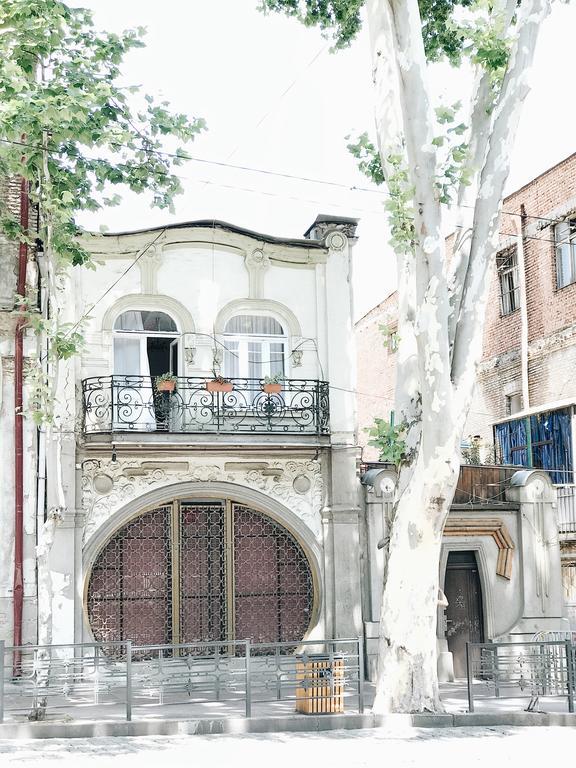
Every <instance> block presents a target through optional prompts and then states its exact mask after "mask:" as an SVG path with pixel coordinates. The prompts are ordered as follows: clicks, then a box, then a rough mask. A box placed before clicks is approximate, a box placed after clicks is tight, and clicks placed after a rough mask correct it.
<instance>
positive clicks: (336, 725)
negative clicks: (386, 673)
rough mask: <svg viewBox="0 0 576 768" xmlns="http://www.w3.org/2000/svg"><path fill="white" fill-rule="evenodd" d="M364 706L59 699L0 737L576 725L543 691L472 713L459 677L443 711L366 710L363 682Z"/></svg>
mask: <svg viewBox="0 0 576 768" xmlns="http://www.w3.org/2000/svg"><path fill="white" fill-rule="evenodd" d="M365 693H366V709H365V712H364V713H362V714H360V713H359V712H358V711H357V708H356V707H357V705H356V702H355V701H353V700H350V707H348V705H347V706H346V708H345V712H344V714H332V715H331V714H324V715H302V714H298V713H296V712H295V711H294V701H290V700H283V701H266V702H258V701H256V702H254V703H253V706H252V715H251V717H249V718H246V717H245V716H244V701H243V700H236V701H221V702H218V701H210V702H201V703H198V702H190V703H186V704H183V703H177V704H173V705H170V704H164V705H159V704H156V703H147V704H139V703H137V704H136V705H135V706H134V707H133V710H132V721H131V722H128V721H127V720H126V712H125V705H124V703H123V702H115V703H110V704H106V705H103V704H100V705H89V706H85V705H82V706H77V705H74V704H73V702H64V701H63V702H62V703H61V705H60V706H59V707H58V708H57V709H53V710H51V711H49V712H48V716H47V719H46V720H45V721H43V722H29V721H28V719H27V717H26V715H25V714H24V713H22V714H19V715H15V714H12V715H11V714H10V713H7V716H6V721H5V722H4V723H2V724H0V739H11V738H18V739H29V738H58V737H60V738H82V737H93V736H142V735H178V734H217V733H218V734H224V733H229V734H240V733H275V732H304V731H315V732H319V731H326V730H333V729H345V730H351V729H360V728H374V727H382V726H384V727H391V728H406V727H407V728H410V727H418V728H451V727H454V726H459V727H461V726H468V727H471V726H525V725H530V726H555V725H568V726H572V727H576V714H570V713H568V707H567V701H566V699H563V700H561V699H554V698H545V699H542V700H540V701H539V702H538V704H537V706H536V711H534V712H526V711H525V709H526V708H527V707H528V705H529V704H530V697H529V696H527V697H522V698H514V699H512V698H506V699H504V698H503V699H489V700H481V699H478V700H477V701H476V702H475V711H474V713H469V712H468V700H467V688H466V682H465V681H457V682H455V683H444V684H442V685H441V697H442V701H443V703H444V706H445V710H446V711H445V713H444V714H416V715H379V716H376V715H373V714H372V713H371V711H370V708H371V705H372V700H373V695H374V686H373V685H372V684H371V683H366V690H365Z"/></svg>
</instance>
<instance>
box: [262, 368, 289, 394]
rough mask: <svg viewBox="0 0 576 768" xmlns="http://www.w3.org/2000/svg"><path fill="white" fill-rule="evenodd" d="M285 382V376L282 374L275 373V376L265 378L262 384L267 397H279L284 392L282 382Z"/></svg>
mask: <svg viewBox="0 0 576 768" xmlns="http://www.w3.org/2000/svg"><path fill="white" fill-rule="evenodd" d="M283 381H284V375H283V374H282V373H275V374H274V376H264V380H263V383H262V391H263V392H266V394H267V395H277V394H279V393H280V392H282V382H283Z"/></svg>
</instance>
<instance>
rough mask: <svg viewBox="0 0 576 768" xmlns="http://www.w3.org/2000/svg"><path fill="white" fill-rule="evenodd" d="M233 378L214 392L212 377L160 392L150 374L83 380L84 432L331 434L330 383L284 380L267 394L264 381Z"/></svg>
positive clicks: (179, 382) (184, 380)
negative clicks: (210, 387) (226, 385)
mask: <svg viewBox="0 0 576 768" xmlns="http://www.w3.org/2000/svg"><path fill="white" fill-rule="evenodd" d="M228 381H229V387H230V391H209V389H207V387H208V386H210V380H209V379H206V378H202V377H194V376H180V377H178V378H177V379H176V383H175V389H174V391H173V392H160V391H158V388H157V385H156V381H155V379H154V377H150V376H94V377H92V378H88V379H84V380H83V381H82V404H83V429H84V432H85V433H86V434H98V433H107V432H185V433H261V432H275V433H281V434H300V433H308V434H310V433H312V434H317V435H323V434H328V432H329V429H330V427H329V421H330V397H329V386H328V382H326V381H317V380H315V379H285V380H284V381H283V382H282V383H281V385H278V388H279V389H280V391H279V392H266V391H264V387H265V384H264V380H263V379H239V378H234V379H229V380H228Z"/></svg>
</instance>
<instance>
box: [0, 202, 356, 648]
mask: <svg viewBox="0 0 576 768" xmlns="http://www.w3.org/2000/svg"><path fill="white" fill-rule="evenodd" d="M355 225H356V222H355V220H352V219H335V218H332V217H319V218H318V220H317V221H316V222H315V224H314V225H313V226H312V227H311V228H310V230H309V231H308V232H307V233H306V236H305V237H304V238H302V239H298V240H292V239H280V238H275V237H269V236H267V235H263V234H258V233H253V232H248V231H246V230H242V229H240V228H238V227H235V226H232V225H228V224H225V223H222V222H218V221H208V222H207V221H200V222H191V223H189V224H183V225H176V226H169V227H166V228H162V229H156V230H144V231H139V232H133V233H125V234H118V235H101V236H93V237H91V238H90V239H89V241H88V248H89V250H90V251H91V252H92V254H93V258H94V260H95V261H96V262H98V263H99V266H98V267H97V269H96V270H94V271H93V270H88V269H84V268H79V269H75V270H73V271H72V274H71V276H70V277H69V278H68V283H67V284H66V285H63V287H62V290H63V292H64V295H65V296H66V311H67V312H68V315H69V320H70V322H72V323H75V322H77V321H78V320H79V319H80V318H81V317H87V319H86V321H85V325H84V333H85V337H86V346H85V349H84V352H83V353H82V355H81V356H78V357H77V358H76V359H74V360H73V361H70V362H67V363H64V364H63V365H64V370H63V372H62V375H61V382H62V386H61V387H60V388H59V392H58V400H59V402H60V404H61V405H62V406H63V408H62V419H61V422H60V429H61V434H62V440H63V451H62V467H63V479H64V483H63V485H64V493H65V497H66V498H65V506H64V509H63V510H62V520H61V521H59V522H58V524H57V525H56V526H55V528H54V542H53V544H52V546H51V548H50V551H49V554H48V559H49V570H50V574H51V593H52V594H51V614H52V619H51V624H52V641H53V642H55V643H72V642H90V641H92V640H94V639H96V640H103V641H108V640H110V641H111V640H120V639H128V638H129V639H132V640H134V641H136V642H137V643H147V644H150V643H152V644H156V643H177V642H186V641H191V640H207V641H212V640H213V641H221V640H225V641H233V640H237V639H245V638H248V637H250V638H252V639H253V640H254V641H257V642H278V641H291V640H299V639H301V638H302V637H304V636H307V637H312V638H313V637H315V636H340V637H343V636H355V637H357V636H358V635H360V634H361V633H362V616H361V612H360V609H359V595H360V578H361V575H360V557H359V546H360V542H359V493H358V487H359V486H358V479H357V471H356V460H357V451H356V448H355V434H354V430H355V415H354V394H353V390H354V370H353V368H352V366H351V365H350V361H351V360H353V359H354V353H353V324H352V301H351V248H352V244H353V242H354V235H355ZM161 377H163V378H164V379H167V380H168V381H169V382H170V383H169V384H168V386H169V387H170V386H172V387H173V389H172V391H163V390H162V383H161V380H160V378H161ZM269 384H272V385H273V386H272V387H270V386H267V385H269ZM274 385H275V386H274ZM269 390H272V391H269ZM38 451H39V453H42V451H43V448H42V444H41V442H40V444H39V449H38ZM30 458H31V459H32V461H35V460H36V458H37V457H36V456H32V455H31V457H30ZM38 482H39V484H40V486H41V485H42V484H43V483H45V484H46V487H45V488H42V487H40V488H39V491H38V493H32V494H31V496H34V498H31V499H30V503H29V505H28V507H27V510H26V513H25V518H26V520H25V523H26V524H27V525H28V527H29V528H30V529H31V528H32V527H33V525H34V518H35V516H36V514H37V513H38V509H37V504H36V503H35V502H36V501H37V500H38V498H39V495H40V496H41V497H42V498H46V499H47V500H48V501H47V502H46V505H45V509H44V517H46V515H49V514H50V499H51V498H54V492H51V484H54V483H55V479H54V478H53V477H51V476H50V474H49V476H48V477H45V478H43V477H42V473H39V478H38ZM40 525H41V522H40ZM34 557H35V552H34V546H33V540H32V539H30V541H29V542H27V544H26V546H25V552H24V563H25V571H26V572H27V573H28V574H29V580H28V583H27V586H26V591H27V592H28V597H29V598H30V599H29V603H30V610H29V612H28V616H29V620H28V622H27V623H25V626H24V634H23V641H24V642H36V637H37V635H36V628H35V626H34V609H33V604H34V584H33V581H34V578H33V572H34V567H35V564H34ZM334 563H337V564H338V565H337V568H336V567H335V566H334ZM40 611H41V609H40ZM8 624H9V622H7V626H6V627H5V629H7V630H8V631H7V632H6V635H7V637H6V640H8V641H10V637H9V627H8Z"/></svg>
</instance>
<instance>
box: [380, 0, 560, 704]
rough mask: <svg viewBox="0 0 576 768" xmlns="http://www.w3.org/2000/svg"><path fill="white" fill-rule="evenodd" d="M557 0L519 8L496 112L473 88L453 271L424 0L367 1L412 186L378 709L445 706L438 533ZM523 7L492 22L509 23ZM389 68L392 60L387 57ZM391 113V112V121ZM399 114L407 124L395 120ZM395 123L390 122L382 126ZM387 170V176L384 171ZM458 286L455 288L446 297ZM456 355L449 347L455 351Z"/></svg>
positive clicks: (390, 137)
mask: <svg viewBox="0 0 576 768" xmlns="http://www.w3.org/2000/svg"><path fill="white" fill-rule="evenodd" d="M549 4H550V0H524V2H523V3H522V6H521V9H520V12H519V23H518V30H517V41H516V44H515V46H514V47H513V51H512V54H511V57H510V63H509V67H508V72H507V74H506V76H505V79H504V83H503V86H502V89H501V93H500V97H499V99H498V104H497V108H496V111H495V112H494V113H492V112H490V113H488V111H487V109H488V108H489V106H490V103H491V98H492V97H491V94H490V87H489V86H490V83H489V79H488V78H487V77H479V78H478V79H477V91H476V95H475V99H474V101H473V112H472V127H471V130H472V136H471V142H470V147H471V150H470V159H469V162H470V163H471V164H472V166H473V167H472V171H473V173H472V181H473V184H472V189H471V190H469V191H466V190H460V192H459V202H460V204H461V210H465V208H464V206H465V205H468V200H470V204H474V214H473V216H472V217H469V216H468V215H466V214H462V218H461V222H463V223H462V225H461V228H462V229H465V228H471V229H472V233H473V237H472V238H471V239H470V240H469V241H468V242H464V240H465V238H460V241H459V242H458V243H457V250H458V251H459V253H457V255H456V259H455V260H454V263H453V265H452V269H451V270H450V271H449V270H447V269H446V264H445V245H444V240H443V237H442V232H441V213H440V205H439V203H438V200H437V196H436V192H435V181H436V179H435V175H436V154H435V148H434V146H433V145H432V131H433V127H434V121H433V120H432V119H431V116H430V105H429V103H428V97H427V86H426V62H425V59H424V52H423V46H422V39H421V25H420V18H419V15H418V3H417V1H416V0H406V1H405V2H402V1H401V0H368V2H367V7H368V20H369V25H370V33H371V41H372V47H373V62H374V78H375V84H376V94H377V105H376V122H377V129H378V140H379V149H380V154H381V159H382V162H383V167H384V169H385V172H386V171H387V167H386V153H387V151H388V148H389V147H390V146H392V147H394V146H396V147H397V146H400V147H401V148H402V150H404V152H405V156H406V158H407V167H408V168H409V172H410V175H411V180H412V184H413V186H414V190H415V192H414V207H415V229H416V234H415V239H416V243H415V247H414V253H413V254H410V253H409V254H408V255H406V256H405V255H402V256H401V257H400V259H399V336H400V344H399V351H398V367H397V408H398V409H399V411H400V412H401V413H402V414H403V415H408V414H410V415H411V416H412V417H413V424H411V427H410V431H409V439H411V440H412V443H411V446H410V447H411V448H412V450H411V453H410V455H409V456H408V457H407V460H406V461H405V463H404V464H403V465H401V467H400V473H399V482H398V490H397V493H396V499H395V505H394V509H393V512H392V516H391V519H390V521H388V522H389V525H390V529H389V538H388V540H387V541H386V542H384V545H385V546H386V551H387V555H388V557H387V563H386V567H385V581H384V589H383V596H382V613H381V624H380V645H379V669H378V677H377V684H376V700H375V704H374V710H375V711H376V712H390V711H393V712H421V711H426V710H430V711H437V710H439V709H441V704H440V700H439V696H438V683H437V671H436V622H437V595H438V581H439V554H440V548H441V543H442V532H443V528H444V524H445V521H446V517H447V515H448V511H449V508H450V505H451V503H452V499H453V496H454V491H455V488H456V483H457V480H458V473H459V465H460V440H461V436H462V432H463V428H464V423H465V419H466V417H467V413H468V410H469V407H470V402H471V399H472V396H473V390H474V383H475V362H476V361H477V360H478V357H479V351H480V345H481V340H482V329H483V323H484V311H485V295H486V284H487V269H488V262H489V258H490V257H491V256H492V255H493V253H494V250H495V247H496V243H497V236H498V210H499V206H500V204H501V199H502V194H503V190H504V183H505V181H506V178H507V175H508V168H509V156H510V150H511V145H512V142H513V140H514V136H515V133H516V127H517V124H518V119H519V115H520V109H521V105H522V101H523V99H524V98H525V95H526V93H527V81H526V73H527V71H528V70H529V68H530V65H531V63H532V58H533V52H534V46H535V41H536V34H537V30H538V25H539V24H540V23H541V22H542V20H543V19H544V17H545V15H546V13H547V12H548V8H549ZM515 8H516V3H515V0H501V2H500V3H499V4H498V6H497V7H496V9H495V12H498V13H505V14H508V17H507V18H508V20H509V19H510V18H511V14H512V13H514V11H515ZM383 57H384V59H385V60H384V61H383V60H382V59H383ZM387 111H389V112H390V114H389V116H388V117H387ZM399 115H400V117H399ZM388 118H389V119H388ZM388 170H389V169H388ZM449 283H450V290H449V288H448V286H449ZM452 341H453V342H454V343H453V347H452V349H451V344H452Z"/></svg>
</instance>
